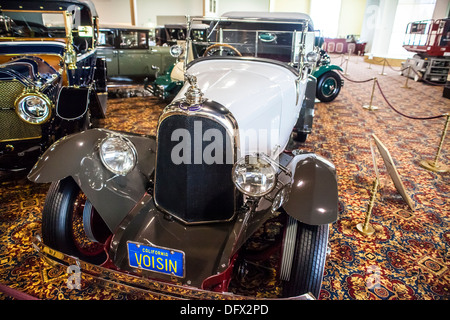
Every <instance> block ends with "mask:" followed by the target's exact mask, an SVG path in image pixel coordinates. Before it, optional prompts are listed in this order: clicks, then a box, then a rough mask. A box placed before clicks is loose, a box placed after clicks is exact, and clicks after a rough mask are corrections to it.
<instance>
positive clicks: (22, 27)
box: [2, 10, 67, 38]
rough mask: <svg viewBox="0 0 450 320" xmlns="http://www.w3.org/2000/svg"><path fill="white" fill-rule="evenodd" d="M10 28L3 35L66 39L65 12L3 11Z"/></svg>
mask: <svg viewBox="0 0 450 320" xmlns="http://www.w3.org/2000/svg"><path fill="white" fill-rule="evenodd" d="M2 16H3V19H5V20H9V23H8V24H9V26H8V28H7V30H2V31H6V32H3V35H5V33H6V36H10V37H24V38H65V37H66V35H67V32H66V19H65V15H64V11H43V12H41V11H7V10H3V11H2Z"/></svg>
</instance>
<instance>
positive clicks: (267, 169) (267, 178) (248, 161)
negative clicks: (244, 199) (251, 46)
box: [233, 154, 277, 197]
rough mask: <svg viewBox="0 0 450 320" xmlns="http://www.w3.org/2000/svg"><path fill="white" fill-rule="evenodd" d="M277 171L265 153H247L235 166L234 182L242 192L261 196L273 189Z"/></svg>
mask: <svg viewBox="0 0 450 320" xmlns="http://www.w3.org/2000/svg"><path fill="white" fill-rule="evenodd" d="M276 174H277V171H276V169H275V166H274V165H273V164H272V162H271V160H270V159H269V158H268V157H267V156H265V155H261V154H258V155H247V156H245V157H243V158H241V159H239V160H238V161H237V162H236V163H235V164H234V166H233V182H234V184H235V185H236V187H237V188H238V190H239V191H241V192H242V193H244V194H246V195H248V196H252V197H261V196H264V195H266V194H268V193H269V192H271V191H272V190H273V188H275V185H276V181H277V175H276Z"/></svg>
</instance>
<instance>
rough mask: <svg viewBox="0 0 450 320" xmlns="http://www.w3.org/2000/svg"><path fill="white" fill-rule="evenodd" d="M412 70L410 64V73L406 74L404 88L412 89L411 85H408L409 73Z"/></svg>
mask: <svg viewBox="0 0 450 320" xmlns="http://www.w3.org/2000/svg"><path fill="white" fill-rule="evenodd" d="M410 72H411V66H408V74H407V75H406V81H405V84H404V86H403V87H402V88H404V89H411V87H408V80H409V73H410Z"/></svg>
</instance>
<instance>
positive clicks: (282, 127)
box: [175, 58, 306, 158]
mask: <svg viewBox="0 0 450 320" xmlns="http://www.w3.org/2000/svg"><path fill="white" fill-rule="evenodd" d="M187 73H188V74H191V75H194V76H196V77H197V83H198V86H199V88H200V89H201V90H202V92H203V94H204V97H205V98H206V99H210V100H213V101H215V102H218V103H220V104H221V105H223V106H224V107H225V108H227V109H228V110H229V111H230V112H231V113H232V114H233V116H234V117H235V119H236V121H237V123H238V127H239V136H240V150H241V156H243V155H245V154H248V153H252V152H264V153H266V154H267V155H270V156H271V157H273V158H275V157H276V156H277V155H278V154H279V153H280V152H282V151H283V150H284V148H285V146H286V145H287V143H288V141H289V137H290V134H291V132H292V128H293V127H294V125H295V123H296V121H297V118H298V115H299V111H300V108H301V104H302V100H303V96H304V88H305V87H306V84H305V85H301V86H300V91H299V96H297V85H296V79H297V78H298V76H297V75H296V73H295V71H294V70H293V69H291V68H289V67H287V66H284V65H280V64H279V63H276V62H271V61H269V60H262V59H261V60H260V59H245V58H244V59H242V58H241V59H239V58H225V59H224V58H217V59H215V58H214V59H211V58H210V59H204V60H197V61H195V63H193V64H192V65H190V67H189V68H188V70H187ZM188 87H189V84H185V86H184V87H183V89H182V90H181V91H180V92H179V93H178V95H177V96H176V97H175V99H180V98H183V97H184V94H185V92H186V90H187V88H188Z"/></svg>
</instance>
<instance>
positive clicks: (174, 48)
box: [169, 45, 184, 58]
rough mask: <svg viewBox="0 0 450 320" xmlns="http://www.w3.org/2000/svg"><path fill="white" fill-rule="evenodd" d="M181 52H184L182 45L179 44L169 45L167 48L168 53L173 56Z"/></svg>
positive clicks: (177, 55) (178, 55) (175, 56)
mask: <svg viewBox="0 0 450 320" xmlns="http://www.w3.org/2000/svg"><path fill="white" fill-rule="evenodd" d="M183 52H184V49H183V47H182V46H179V45H174V46H171V47H170V49H169V53H170V55H171V56H172V57H174V58H178V57H180V56H181V55H182V54H183Z"/></svg>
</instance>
